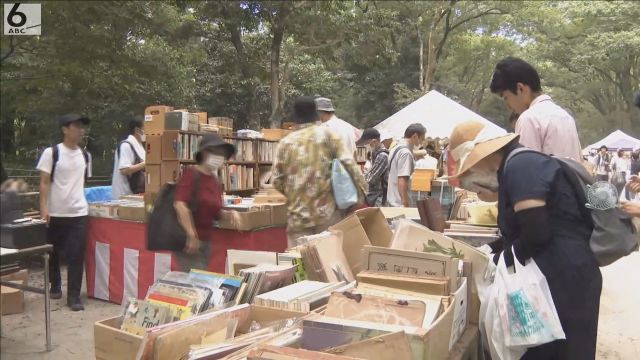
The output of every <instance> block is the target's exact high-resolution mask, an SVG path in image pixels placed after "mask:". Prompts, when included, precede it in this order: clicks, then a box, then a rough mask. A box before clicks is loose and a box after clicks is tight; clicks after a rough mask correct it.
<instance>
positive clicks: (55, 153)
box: [51, 144, 60, 182]
mask: <svg viewBox="0 0 640 360" xmlns="http://www.w3.org/2000/svg"><path fill="white" fill-rule="evenodd" d="M51 158H52V160H53V161H52V162H51V182H53V174H55V172H56V164H57V163H58V159H59V158H60V150H58V145H57V144H56V145H53V146H52V147H51Z"/></svg>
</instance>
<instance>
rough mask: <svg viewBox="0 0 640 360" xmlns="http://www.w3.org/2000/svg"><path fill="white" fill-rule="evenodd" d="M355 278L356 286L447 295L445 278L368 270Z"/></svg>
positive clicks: (447, 285)
mask: <svg viewBox="0 0 640 360" xmlns="http://www.w3.org/2000/svg"><path fill="white" fill-rule="evenodd" d="M357 278H358V284H371V285H378V286H384V287H388V288H391V289H400V290H406V291H414V292H417V293H421V294H430V295H441V296H448V295H449V281H448V279H447V278H428V277H419V276H411V275H404V274H397V273H380V272H377V271H369V270H365V271H361V272H360V273H359V274H358V275H357Z"/></svg>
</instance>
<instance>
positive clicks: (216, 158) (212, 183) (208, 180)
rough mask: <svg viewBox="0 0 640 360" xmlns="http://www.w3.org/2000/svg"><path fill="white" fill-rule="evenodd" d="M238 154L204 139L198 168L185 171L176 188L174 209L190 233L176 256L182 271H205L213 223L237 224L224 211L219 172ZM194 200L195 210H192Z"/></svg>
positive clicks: (219, 140)
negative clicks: (218, 221)
mask: <svg viewBox="0 0 640 360" xmlns="http://www.w3.org/2000/svg"><path fill="white" fill-rule="evenodd" d="M235 152H236V148H235V147H234V146H233V145H232V144H229V143H227V142H225V141H224V140H223V139H222V138H221V137H220V136H218V135H216V134H210V135H205V136H204V137H203V138H202V141H201V142H200V148H199V149H198V152H197V153H196V162H197V165H196V166H192V167H189V168H187V169H185V170H184V172H183V174H182V176H181V177H180V180H179V181H178V184H177V185H176V194H175V203H174V206H175V209H176V213H177V214H178V220H179V222H180V225H182V227H183V228H184V230H185V232H186V233H187V243H186V246H185V248H184V250H183V251H179V252H174V255H175V256H176V259H177V261H178V265H179V267H180V270H181V271H185V272H188V271H189V270H191V269H192V268H193V269H202V270H206V269H207V267H208V266H207V263H208V258H209V241H211V233H212V230H213V221H214V220H219V219H220V218H226V219H227V220H229V221H230V222H232V223H233V222H234V221H235V218H236V217H235V214H236V213H235V212H234V211H227V210H222V191H221V189H220V183H219V182H218V177H217V173H218V169H219V168H220V167H221V166H222V165H223V164H224V162H225V161H226V160H228V159H229V158H230V157H232V156H233V155H234V154H235ZM194 191H195V193H194ZM193 199H195V203H194V204H193V205H194V206H193V207H194V209H190V208H189V205H190V203H191V202H192V200H193ZM192 210H193V211H192Z"/></svg>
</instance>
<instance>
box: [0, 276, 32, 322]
mask: <svg viewBox="0 0 640 360" xmlns="http://www.w3.org/2000/svg"><path fill="white" fill-rule="evenodd" d="M28 278H29V272H28V271H27V270H24V269H23V270H20V271H18V272H15V273H13V274H9V275H5V276H3V277H2V280H5V281H11V282H13V283H16V284H20V285H26V284H27V281H28ZM23 311H24V291H22V290H19V289H14V288H11V287H8V286H0V312H1V313H2V315H11V314H20V313H22V312H23Z"/></svg>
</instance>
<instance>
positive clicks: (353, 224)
mask: <svg viewBox="0 0 640 360" xmlns="http://www.w3.org/2000/svg"><path fill="white" fill-rule="evenodd" d="M329 229H330V230H333V231H341V232H342V238H343V239H344V241H343V243H342V249H343V250H344V254H345V256H346V257H347V261H349V266H350V267H351V271H352V272H353V273H354V274H357V273H359V272H360V271H362V270H364V264H362V249H363V248H364V247H365V246H367V245H374V246H382V247H388V246H389V245H390V244H391V239H392V237H393V233H392V232H391V229H390V228H389V225H388V224H387V221H386V219H385V217H384V215H382V212H381V211H380V209H378V208H368V209H361V210H358V211H356V212H355V213H353V214H351V215H349V216H348V217H347V218H345V219H344V220H342V221H341V222H339V223H338V224H336V225H334V226H332V227H330V228H329Z"/></svg>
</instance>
